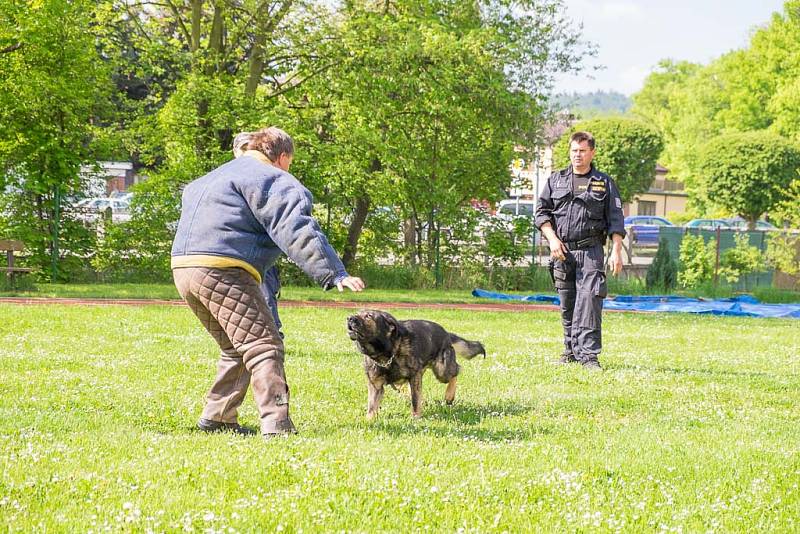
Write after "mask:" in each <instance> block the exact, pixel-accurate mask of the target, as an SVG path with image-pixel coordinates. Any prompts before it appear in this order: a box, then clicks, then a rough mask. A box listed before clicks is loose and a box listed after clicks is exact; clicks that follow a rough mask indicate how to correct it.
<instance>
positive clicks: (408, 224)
mask: <svg viewBox="0 0 800 534" xmlns="http://www.w3.org/2000/svg"><path fill="white" fill-rule="evenodd" d="M403 247H404V248H405V251H406V261H407V262H408V264H409V265H411V266H414V265H416V264H417V216H416V214H415V213H412V214H411V215H410V216H409V217H408V218H406V219H404V220H403Z"/></svg>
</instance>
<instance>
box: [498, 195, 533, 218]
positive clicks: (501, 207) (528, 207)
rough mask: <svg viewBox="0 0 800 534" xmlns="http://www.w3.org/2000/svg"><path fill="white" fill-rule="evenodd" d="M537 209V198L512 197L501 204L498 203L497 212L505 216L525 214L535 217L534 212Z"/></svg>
mask: <svg viewBox="0 0 800 534" xmlns="http://www.w3.org/2000/svg"><path fill="white" fill-rule="evenodd" d="M535 209H536V201H535V200H530V199H516V198H510V199H507V200H501V201H500V204H498V205H497V214H498V215H505V216H513V215H523V216H525V217H533V212H534V210H535Z"/></svg>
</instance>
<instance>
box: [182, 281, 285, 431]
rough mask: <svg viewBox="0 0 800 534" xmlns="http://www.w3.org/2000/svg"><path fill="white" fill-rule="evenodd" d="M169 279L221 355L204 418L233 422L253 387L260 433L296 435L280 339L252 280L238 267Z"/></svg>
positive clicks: (269, 313)
mask: <svg viewBox="0 0 800 534" xmlns="http://www.w3.org/2000/svg"><path fill="white" fill-rule="evenodd" d="M172 275H173V278H174V280H175V287H177V288H178V292H179V293H180V295H181V297H182V298H183V300H185V301H186V303H187V304H188V305H189V308H191V310H192V312H194V314H195V315H196V316H197V318H198V319H200V322H201V323H202V325H203V327H205V329H206V330H207V331H208V333H209V334H211V336H212V337H213V338H214V341H216V342H217V344H218V345H219V347H220V350H221V356H220V359H219V362H218V364H217V376H216V378H215V379H214V383H213V385H212V386H211V390H210V391H209V392H208V396H207V397H206V400H207V402H206V406H205V408H204V409H203V415H202V417H203V418H204V419H210V420H212V421H221V422H224V423H234V422H236V420H237V414H238V408H239V406H240V405H241V404H242V401H243V400H244V396H245V393H246V392H247V386H248V384H249V383H251V382H252V385H253V397H254V399H255V402H256V406H257V407H258V413H259V417H260V418H261V433H262V434H279V433H285V432H294V431H295V428H294V425H293V424H292V421H291V419H290V418H289V386H288V385H287V384H286V374H285V371H284V368H283V359H284V350H283V340H281V337H280V334H279V333H278V328H277V327H276V326H275V320H274V319H273V317H272V313H271V312H270V310H269V308H268V306H267V302H266V300H265V299H264V294H263V292H262V291H261V288H260V287H259V285H258V283H257V282H256V280H255V279H254V278H253V277H252V276H251V275H250V274H249V273H247V272H246V271H244V270H242V269H238V268H230V269H218V268H210V267H184V268H179V269H173V271H172Z"/></svg>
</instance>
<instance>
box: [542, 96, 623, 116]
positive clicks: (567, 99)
mask: <svg viewBox="0 0 800 534" xmlns="http://www.w3.org/2000/svg"><path fill="white" fill-rule="evenodd" d="M551 101H552V103H553V104H554V106H555V107H556V109H558V110H567V111H569V112H570V113H572V114H574V115H575V116H577V117H580V118H584V119H586V118H590V117H596V116H598V115H624V114H625V113H626V112H627V111H628V110H629V109H630V107H631V99H630V98H628V97H627V96H625V95H623V94H622V93H618V92H616V91H609V92H606V91H595V92H593V93H569V94H568V93H561V94H559V95H555V96H554V97H553V98H552V100H551Z"/></svg>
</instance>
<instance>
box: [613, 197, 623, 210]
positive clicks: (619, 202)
mask: <svg viewBox="0 0 800 534" xmlns="http://www.w3.org/2000/svg"><path fill="white" fill-rule="evenodd" d="M614 204H616V206H617V208H619V209H622V200H620V198H619V197H617V198H615V199H614Z"/></svg>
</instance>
